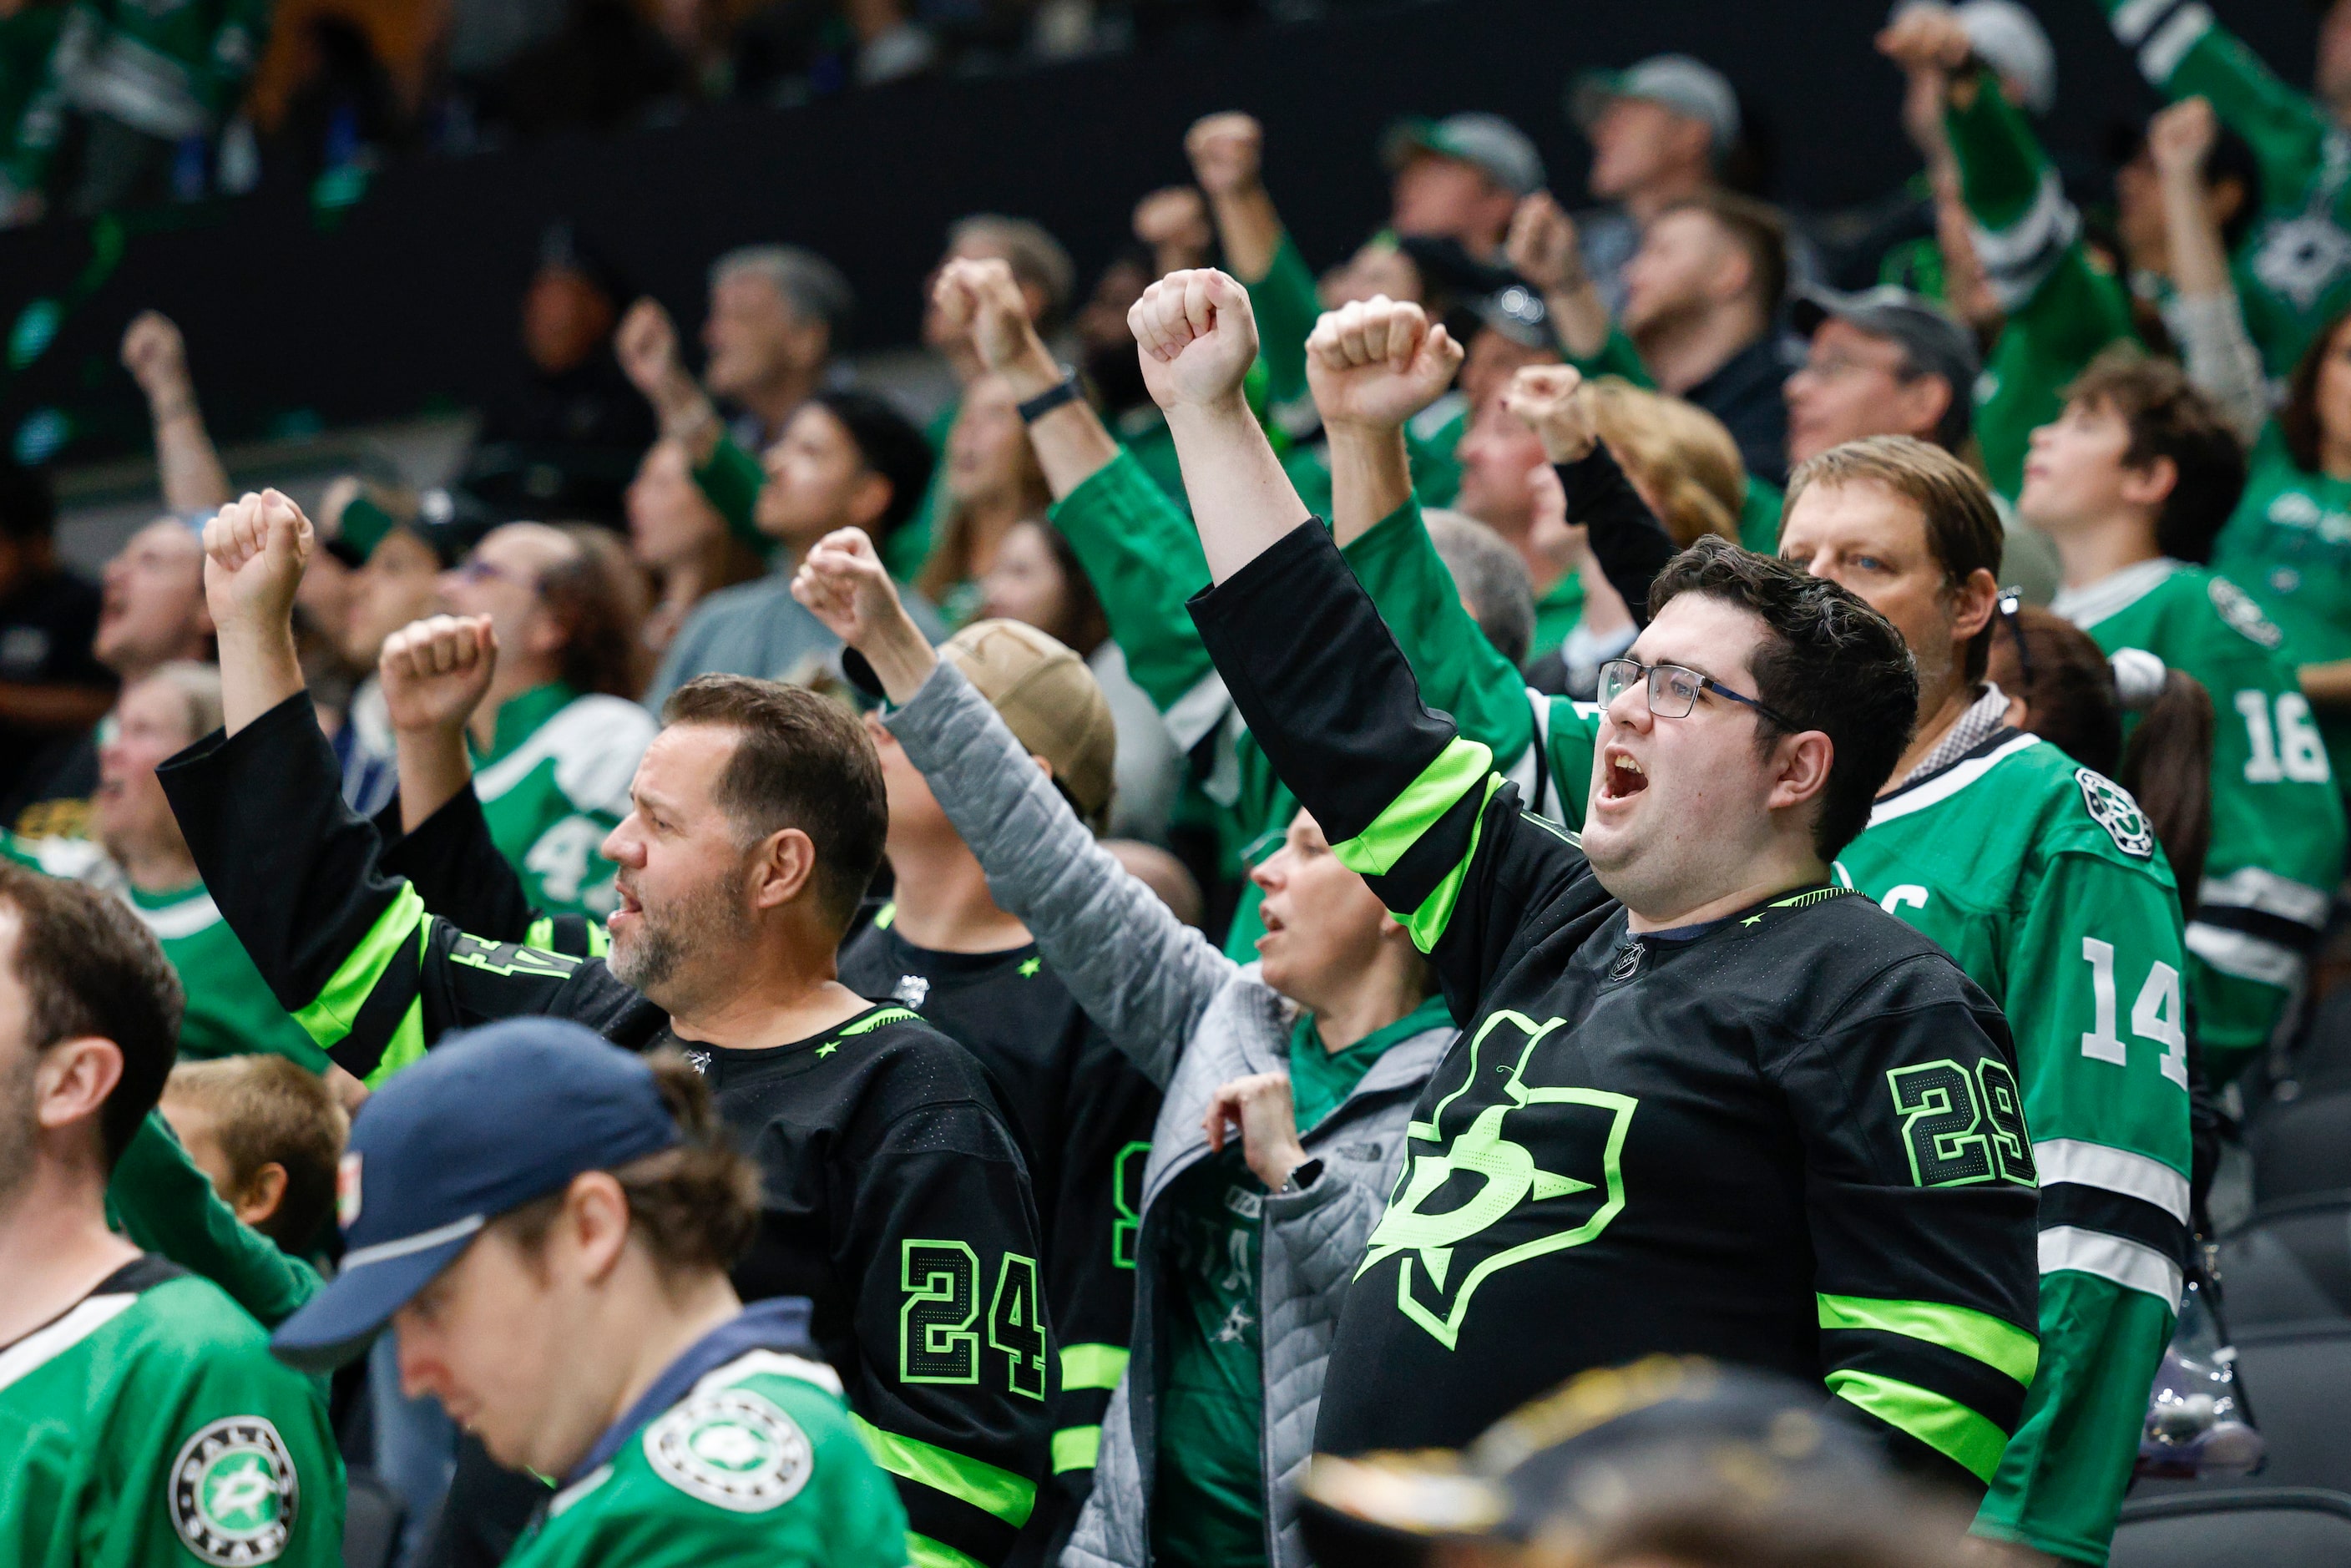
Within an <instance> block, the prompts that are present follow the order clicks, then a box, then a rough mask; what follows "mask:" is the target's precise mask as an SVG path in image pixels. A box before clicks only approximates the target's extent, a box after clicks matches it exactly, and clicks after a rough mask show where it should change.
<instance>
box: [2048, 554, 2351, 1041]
mask: <svg viewBox="0 0 2351 1568" xmlns="http://www.w3.org/2000/svg"><path fill="white" fill-rule="evenodd" d="M2051 608H2052V609H2053V610H2055V611H2056V612H2057V613H2058V614H2060V615H2063V616H2064V617H2065V618H2066V619H2068V620H2070V621H2072V622H2074V624H2075V625H2077V626H2079V627H2081V628H2082V630H2084V631H2085V632H2088V633H2089V634H2090V635H2091V636H2092V637H2094V638H2095V639H2096V640H2097V643H2098V646H2100V647H2101V648H2104V649H2105V650H2106V652H2107V653H2113V652H2114V651H2115V650H2116V649H2117V648H2144V649H2146V650H2147V652H2148V653H2153V654H2155V655H2156V656H2157V657H2158V658H2159V659H2161V660H2162V661H2163V662H2164V663H2165V664H2168V665H2170V666H2172V667H2173V668H2175V669H2179V670H2182V671H2185V672H2186V673H2187V674H2190V675H2193V676H2195V677H2196V678H2197V679H2198V680H2199V681H2201V682H2202V683H2204V689H2205V690H2206V691H2208V692H2210V693H2211V695H2212V709H2213V716H2214V718H2215V721H2216V722H2215V724H2214V727H2213V732H2212V845H2211V849H2210V852H2209V853H2208V854H2207V856H2206V859H2205V863H2204V882H2203V885H2202V886H2201V887H2200V888H2199V889H2198V895H2197V900H2196V915H2195V918H2194V919H2193V920H2192V921H2191V922H2190V923H2189V926H2188V953H2189V960H2188V974H2189V996H2190V998H2191V999H2192V1000H2193V1001H2194V1003H2195V1005H2196V1017H2197V1028H2198V1037H2199V1040H2200V1041H2201V1042H2202V1044H2203V1046H2204V1050H2205V1061H2206V1063H2207V1065H2208V1066H2209V1068H2210V1071H2211V1072H2212V1074H2213V1077H2214V1080H2215V1082H2220V1081H2225V1080H2226V1079H2228V1078H2229V1077H2231V1075H2233V1073H2234V1072H2235V1071H2236V1070H2237V1069H2239V1068H2241V1067H2242V1066H2243V1065H2244V1064H2245V1062H2246V1061H2249V1060H2251V1058H2252V1053H2253V1051H2256V1050H2258V1049H2260V1047H2261V1046H2262V1045H2263V1044H2264V1043H2265V1042H2266V1041H2267V1040H2269V1038H2270V1036H2271V1034H2272V1033H2273V1031H2274V1030H2276V1029H2277V1028H2278V1027H2279V1025H2280V1024H2281V1023H2282V1022H2283V1021H2284V1019H2286V1017H2287V1014H2288V1010H2289V1007H2290V1005H2291V1004H2292V1003H2293V1002H2294V999H2295V998H2297V997H2299V995H2300V994H2301V992H2302V989H2303V985H2304V976H2305V974H2306V970H2307V963H2306V955H2307V953H2308V951H2309V949H2310V947H2311V946H2312V944H2313V943H2314V942H2315V941H2316V940H2317V936H2318V933H2319V930H2320V928H2321V927H2322V926H2324V925H2325V922H2326V910H2327V905H2328V903H2329V902H2330V900H2331V899H2332V898H2333V896H2334V889H2335V883H2337V882H2338V881H2340V880H2341V878H2342V875H2343V849H2344V821H2343V801H2342V798H2341V796H2340V795H2339V794H2338V793H2337V792H2336V790H2335V779H2334V774H2333V771H2332V769H2331V768H2329V767H2328V766H2327V759H2326V747H2325V743H2324V742H2323V740H2322V739H2321V738H2320V736H2319V733H2318V728H2317V726H2316V725H2315V724H2314V723H2313V721H2312V718H2311V712H2310V704H2309V703H2308V702H2307V701H2305V700H2304V697H2303V695H2302V690H2301V686H2300V685H2299V683H2298V682H2297V681H2296V679H2295V675H2294V664H2293V663H2292V662H2291V661H2290V660H2289V659H2288V658H2287V657H2286V656H2285V654H2284V653H2283V648H2284V645H2285V637H2284V633H2283V632H2280V631H2279V630H2278V628H2277V627H2276V625H2275V624H2273V622H2271V621H2270V620H2269V618H2268V617H2266V616H2264V615H2263V614H2262V612H2261V607H2260V606H2259V605H2258V604H2256V603H2254V601H2253V600H2252V597H2251V596H2250V595H2248V594H2247V593H2246V592H2245V591H2244V590H2242V589H2241V588H2239V587H2238V586H2237V585H2236V584H2235V583H2233V582H2231V581H2230V580H2228V579H2227V578H2225V577H2220V576H2216V575H2215V574H2213V573H2212V572H2210V571H2207V570H2204V569H2202V568H2200V567H2194V566H2190V565H2189V564H2188V563H2187V562H2185V561H2178V560H2170V559H2163V558H2159V557H2158V559H2153V560H2146V561H2141V562H2139V563H2138V564H2137V565H2136V566H2130V567H2126V568H2124V569H2123V570H2120V571H2117V572H2115V573H2112V574H2111V575H2109V576H2107V577H2105V578H2103V579H2101V580H2098V581H2096V582H2094V583H2087V584H2085V585H2083V586H2081V587H2078V588H2068V589H2067V590H2066V591H2064V592H2063V593H2061V594H2059V595H2058V596H2057V599H2056V601H2055V602H2054V603H2053V605H2052V606H2051Z"/></svg>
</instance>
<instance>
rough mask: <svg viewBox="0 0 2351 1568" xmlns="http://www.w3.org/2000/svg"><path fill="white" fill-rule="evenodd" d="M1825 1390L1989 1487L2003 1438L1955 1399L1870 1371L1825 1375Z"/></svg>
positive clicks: (2005, 1439) (2005, 1437) (2005, 1441)
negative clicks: (1914, 1440) (1906, 1435)
mask: <svg viewBox="0 0 2351 1568" xmlns="http://www.w3.org/2000/svg"><path fill="white" fill-rule="evenodd" d="M1828 1385H1829V1392H1830V1393H1832V1394H1834V1395H1835V1396H1837V1397H1838V1398H1840V1399H1843V1400H1845V1401H1846V1402H1848V1403H1850V1404H1852V1405H1855V1406H1859V1407H1860V1408H1861V1409H1864V1410H1866V1411H1868V1412H1869V1413H1870V1414H1871V1415H1872V1416H1876V1417H1877V1418H1878V1419H1879V1420H1881V1421H1883V1422H1885V1423H1886V1425H1887V1426H1889V1427H1896V1428H1897V1429H1898V1430H1901V1431H1904V1432H1907V1433H1909V1434H1910V1436H1912V1437H1916V1438H1917V1439H1918V1440H1919V1441H1920V1442H1922V1443H1924V1444H1926V1445H1927V1446H1928V1448H1932V1449H1934V1450H1935V1451H1936V1452H1937V1453H1938V1454H1940V1455H1942V1456H1943V1457H1944V1458H1947V1459H1949V1460H1950V1461H1951V1462H1952V1463H1953V1464H1955V1465H1958V1466H1959V1467H1960V1468H1961V1469H1965V1470H1966V1471H1968V1473H1969V1474H1970V1475H1972V1476H1974V1477H1975V1478H1976V1479H1978V1480H1980V1481H1982V1482H1983V1483H1984V1484H1985V1485H1987V1486H1989V1485H1991V1478H1992V1472H1993V1471H1994V1470H1997V1469H2000V1456H2001V1451H2002V1450H2003V1449H2005V1448H2007V1447H2008V1434H2007V1433H2005V1432H2003V1431H2001V1429H2000V1428H1999V1427H1995V1426H1993V1425H1992V1424H1991V1422H1989V1421H1987V1420H1985V1419H1984V1418H1983V1417H1982V1416H1979V1415H1977V1414H1976V1413H1975V1412H1974V1411H1972V1410H1970V1409H1969V1408H1968V1407H1967V1406H1964V1405H1962V1404H1960V1403H1959V1401H1958V1400H1956V1399H1952V1398H1950V1397H1949V1396H1945V1395H1941V1394H1937V1393H1935V1392H1933V1391H1932V1390H1930V1389H1925V1388H1920V1387H1919V1386H1917V1385H1916V1384H1910V1383H1904V1382H1902V1381H1901V1380H1899V1379H1898V1378H1892V1377H1883V1376H1880V1375H1878V1374H1876V1373H1875V1372H1855V1371H1853V1370H1850V1369H1841V1370H1839V1371H1836V1372H1832V1373H1830V1374H1829V1375H1828Z"/></svg>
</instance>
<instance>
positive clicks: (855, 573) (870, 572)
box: [792, 528, 938, 702]
mask: <svg viewBox="0 0 2351 1568" xmlns="http://www.w3.org/2000/svg"><path fill="white" fill-rule="evenodd" d="M792 597H793V598H794V599H797V600H799V601H800V602H801V603H802V604H804V605H806V606H808V609H809V612H810V614H812V615H814V616H815V617H816V618H817V619H818V620H820V621H821V622H824V623H825V626H826V628H827V629H828V630H830V631H831V632H832V634H833V635H834V636H836V637H838V638H840V639H841V641H842V642H844V643H848V644H849V645H850V646H851V647H852V648H854V649H856V650H857V651H858V652H859V653H862V654H864V655H865V660H866V663H867V664H871V665H872V668H873V674H875V675H876V676H877V677H879V679H880V680H881V682H882V689H883V692H884V693H885V694H886V695H888V696H889V698H890V700H891V701H892V702H904V701H905V700H906V699H908V698H909V697H911V696H913V695H914V693H915V692H916V691H917V690H918V689H920V688H921V686H922V684H923V682H924V681H925V679H926V678H928V676H929V674H930V673H931V670H932V667H933V666H934V665H935V664H937V663H938V657H937V655H936V654H935V653H932V652H931V645H930V643H929V642H928V641H926V640H925V638H924V636H923V633H922V629H921V628H920V627H918V626H916V625H915V624H914V621H913V620H912V619H911V618H910V617H909V616H908V615H907V614H906V607H905V605H904V602H902V601H900V599H899V598H898V585H897V584H896V583H894V582H893V581H891V580H890V572H889V570H888V569H887V568H885V567H884V566H883V564H882V558H881V556H880V555H879V554H877V553H876V552H875V550H874V549H873V541H872V538H868V537H867V536H866V533H865V531H864V530H863V529H862V528H836V529H834V530H833V531H832V532H831V533H829V534H827V535H825V536H824V538H820V539H819V540H817V542H816V548H815V549H811V550H810V551H809V553H808V559H805V560H803V561H802V562H800V569H799V571H798V572H797V573H796V574H794V576H793V578H792Z"/></svg>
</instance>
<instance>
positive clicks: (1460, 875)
mask: <svg viewBox="0 0 2351 1568" xmlns="http://www.w3.org/2000/svg"><path fill="white" fill-rule="evenodd" d="M1479 749H1480V750H1483V749H1484V747H1479ZM1501 787H1502V776H1501V775H1500V774H1499V773H1489V774H1487V775H1486V793H1485V795H1484V796H1483V797H1481V798H1480V799H1479V802H1478V815H1477V818H1476V820H1475V821H1472V822H1470V824H1469V847H1468V849H1466V850H1464V851H1462V852H1461V858H1460V859H1459V860H1458V861H1456V862H1454V865H1453V869H1452V870H1451V871H1448V872H1447V873H1445V880H1444V881H1443V882H1440V883H1437V886H1436V888H1435V889H1434V890H1433V891H1432V892H1431V893H1430V894H1429V895H1428V896H1427V897H1426V898H1424V899H1422V900H1421V901H1420V907H1419V908H1418V909H1416V910H1414V911H1413V912H1412V918H1410V919H1409V920H1406V921H1405V923H1404V928H1405V932H1406V933H1407V934H1408V935H1409V936H1411V937H1412V945H1413V946H1416V947H1417V948H1419V949H1420V950H1421V951H1422V952H1424V953H1426V952H1427V951H1429V950H1430V949H1431V948H1433V947H1435V946H1437V943H1438V941H1439V940H1441V939H1442V938H1443V937H1444V936H1445V928H1446V927H1447V925H1451V924H1452V923H1453V906H1454V905H1455V904H1458V903H1459V902H1460V901H1461V883H1463V882H1464V881H1465V880H1467V879H1468V875H1469V864H1470V862H1472V861H1475V860H1476V859H1477V858H1478V841H1479V839H1480V838H1482V837H1484V836H1485V832H1486V802H1487V801H1489V800H1492V799H1493V798H1494V791H1495V790H1497V789H1500V788H1501ZM1527 820H1528V821H1541V818H1537V817H1530V818H1528V819H1527Z"/></svg>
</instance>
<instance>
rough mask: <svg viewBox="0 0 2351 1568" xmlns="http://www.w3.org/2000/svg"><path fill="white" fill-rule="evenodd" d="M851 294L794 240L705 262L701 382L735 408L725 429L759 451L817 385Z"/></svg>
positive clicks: (827, 265)
mask: <svg viewBox="0 0 2351 1568" xmlns="http://www.w3.org/2000/svg"><path fill="white" fill-rule="evenodd" d="M856 303H857V298H856V296H855V294H854V293H852V291H851V289H850V287H849V280H848V279H847V278H845V277H841V272H840V270H839V269H838V268H836V267H834V266H833V265H832V263H831V262H829V261H827V260H825V259H824V257H822V256H819V255H817V254H816V253H815V252H814V251H810V250H803V249H801V248H800V247H799V246H794V245H749V246H741V247H739V248H737V249H735V250H730V251H728V252H727V253H726V255H724V256H720V257H719V258H718V259H717V260H716V261H715V262H713V263H712V264H711V267H710V314H709V315H708V317H706V318H705V319H704V321H703V323H702V346H703V348H704V349H705V350H707V351H708V353H709V356H710V357H709V361H708V362H707V363H706V364H705V366H704V368H703V377H702V379H703V384H704V386H705V387H706V388H707V389H708V390H709V392H710V395H711V396H712V397H715V398H719V399H722V400H724V401H726V402H731V403H733V404H735V405H736V406H737V409H738V410H739V411H740V413H738V414H737V418H736V419H735V421H734V423H733V424H732V425H730V426H729V429H728V434H731V435H733V436H734V437H735V441H736V444H737V445H739V446H741V447H742V448H743V449H744V450H745V451H747V452H764V451H766V450H767V448H768V445H769V444H772V443H773V442H774V441H775V439H776V437H777V436H778V435H779V434H782V433H783V428H784V422H785V421H786V420H788V419H789V418H790V417H791V415H792V411H793V410H795V409H797V408H799V405H800V404H801V403H803V402H806V401H807V400H808V398H809V395H810V393H812V392H817V391H819V390H820V389H821V388H822V387H823V385H824V382H825V372H826V370H827V368H828V367H829V366H830V365H831V361H832V353H833V350H835V349H836V348H838V347H839V346H840V343H841V338H842V337H843V336H844V335H845V334H846V333H847V332H848V330H849V320H850V316H851V314H852V311H853V310H854V309H855V308H856Z"/></svg>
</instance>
